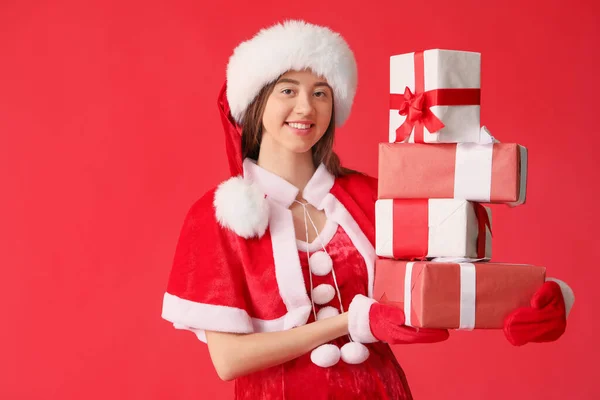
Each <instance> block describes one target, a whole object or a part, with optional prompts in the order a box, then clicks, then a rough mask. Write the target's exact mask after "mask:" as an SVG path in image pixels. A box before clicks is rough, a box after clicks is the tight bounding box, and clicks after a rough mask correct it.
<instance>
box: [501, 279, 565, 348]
mask: <svg viewBox="0 0 600 400" xmlns="http://www.w3.org/2000/svg"><path fill="white" fill-rule="evenodd" d="M566 326H567V316H566V311H565V300H564V297H563V294H562V291H561V289H560V286H559V285H558V283H556V282H552V281H548V282H546V283H544V284H543V285H542V287H540V288H539V289H538V291H537V292H536V293H535V294H534V295H533V298H532V299H531V307H521V308H518V309H516V310H515V311H513V312H512V313H511V314H510V315H509V316H508V317H506V319H505V321H504V334H505V335H506V338H507V339H508V341H509V342H510V343H511V344H513V345H515V346H522V345H524V344H526V343H529V342H538V343H540V342H551V341H554V340H557V339H558V338H559V337H560V336H561V335H562V334H563V333H564V332H565V328H566Z"/></svg>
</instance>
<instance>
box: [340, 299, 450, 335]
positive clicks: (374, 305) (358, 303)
mask: <svg viewBox="0 0 600 400" xmlns="http://www.w3.org/2000/svg"><path fill="white" fill-rule="evenodd" d="M405 322H406V319H405V317H404V311H402V310H401V309H400V308H397V307H394V306H390V305H385V304H380V303H378V302H377V301H375V300H373V299H371V298H368V297H366V296H363V295H360V294H359V295H356V296H355V297H354V299H353V300H352V303H350V308H349V310H348V330H349V331H350V336H351V337H352V340H354V341H355V342H359V343H373V342H377V341H382V342H386V343H389V344H408V343H435V342H441V341H444V340H446V339H448V337H449V333H448V330H447V329H427V328H413V327H410V326H406V325H404V323H405Z"/></svg>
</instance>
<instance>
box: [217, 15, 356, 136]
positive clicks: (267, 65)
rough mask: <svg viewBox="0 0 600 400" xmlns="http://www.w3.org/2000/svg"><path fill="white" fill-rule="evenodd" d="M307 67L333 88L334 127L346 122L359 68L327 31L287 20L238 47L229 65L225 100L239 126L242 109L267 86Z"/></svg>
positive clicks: (341, 41)
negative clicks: (287, 73) (279, 78)
mask: <svg viewBox="0 0 600 400" xmlns="http://www.w3.org/2000/svg"><path fill="white" fill-rule="evenodd" d="M308 68H310V69H311V70H312V71H313V72H314V73H315V74H317V75H319V76H323V77H324V78H325V79H327V82H328V83H329V85H330V86H331V88H332V89H333V93H334V101H335V103H334V107H335V123H336V125H337V126H341V125H343V124H344V122H345V121H346V119H347V118H348V116H349V115H350V110H351V108H352V102H353V100H354V95H355V93H356V84H357V68H356V61H355V59H354V54H353V53H352V50H350V47H349V46H348V44H347V43H346V41H345V40H344V39H343V38H342V37H341V36H340V35H339V34H338V33H336V32H333V31H332V30H330V29H329V28H326V27H323V26H318V25H313V24H309V23H307V22H304V21H294V20H292V21H285V22H283V23H278V24H276V25H273V26H271V27H269V28H265V29H262V30H260V31H259V32H258V33H257V34H256V35H255V36H254V37H253V38H252V39H250V40H247V41H245V42H242V43H241V44H239V45H238V46H237V47H236V48H235V50H234V51H233V55H232V56H231V57H230V59H229V63H228V65H227V100H228V102H229V106H230V107H231V115H232V116H233V118H234V119H235V121H236V122H238V123H240V124H241V123H242V122H243V121H242V119H243V114H244V111H245V110H246V107H248V105H249V104H250V103H251V102H252V101H253V100H254V98H255V97H256V96H257V95H258V92H259V91H260V90H261V89H262V87H263V86H265V85H266V84H268V83H270V82H272V81H274V80H275V79H277V78H278V77H279V76H280V75H282V74H284V73H286V72H287V71H290V70H299V71H300V70H304V69H308Z"/></svg>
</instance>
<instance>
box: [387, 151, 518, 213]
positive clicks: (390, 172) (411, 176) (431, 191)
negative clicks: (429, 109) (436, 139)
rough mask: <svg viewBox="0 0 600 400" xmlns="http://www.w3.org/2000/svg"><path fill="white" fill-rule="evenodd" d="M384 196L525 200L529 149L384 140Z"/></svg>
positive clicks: (489, 201) (505, 201) (516, 203)
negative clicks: (389, 141)
mask: <svg viewBox="0 0 600 400" xmlns="http://www.w3.org/2000/svg"><path fill="white" fill-rule="evenodd" d="M378 161H379V184H378V198H379V199H461V200H469V201H474V202H480V203H506V204H509V205H511V206H516V205H519V204H523V203H524V202H525V198H526V188H527V149H526V148H525V147H523V146H520V145H518V144H514V143H489V144H477V143H440V144H417V143H380V144H379V160H378Z"/></svg>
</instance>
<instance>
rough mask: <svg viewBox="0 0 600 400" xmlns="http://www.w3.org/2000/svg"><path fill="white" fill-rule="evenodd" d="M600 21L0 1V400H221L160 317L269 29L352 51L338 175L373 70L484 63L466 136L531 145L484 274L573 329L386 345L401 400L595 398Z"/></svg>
mask: <svg viewBox="0 0 600 400" xmlns="http://www.w3.org/2000/svg"><path fill="white" fill-rule="evenodd" d="M599 16H600V7H599V6H598V2H595V1H591V0H590V1H577V0H573V1H557V0H547V1H545V2H534V1H523V0H519V1H515V0H508V1H494V2H491V1H488V2H484V1H481V0H471V1H468V0H458V1H453V2H449V1H442V0H430V1H422V2H406V1H399V0H395V1H379V2H368V3H367V2H364V3H363V2H352V1H338V0H336V1H327V2H325V1H314V0H305V1H300V2H281V1H270V2H267V1H252V2H247V1H226V2H224V3H217V2H201V1H191V0H190V1H176V0H170V1H167V0H164V1H123V0H121V1H85V2H81V1H75V0H70V1H52V2H49V1H48V2H44V1H37V2H29V1H17V0H10V1H9V0H3V1H2V2H1V3H0V60H1V61H0V135H1V144H0V177H1V182H0V183H1V185H2V196H0V257H1V258H0V259H1V262H2V269H1V275H0V304H2V306H1V307H0V310H1V317H2V328H1V329H0V358H1V360H2V362H1V366H0V398H3V399H57V400H58V399H61V400H64V399H69V400H70V399H81V398H86V399H90V400H93V399H106V398H115V399H230V398H232V396H233V393H232V389H233V384H232V383H229V382H222V381H220V380H219V378H218V377H217V375H216V373H215V371H214V369H213V367H212V364H211V362H210V359H209V354H208V351H207V348H206V346H205V345H204V344H202V343H200V342H199V341H197V339H196V338H195V336H194V335H193V334H191V333H189V332H181V331H176V330H174V329H173V328H172V327H171V325H170V324H169V323H168V322H166V321H164V320H162V319H161V318H160V313H161V302H162V295H163V292H164V290H165V287H166V282H167V277H168V273H169V269H170V264H171V260H172V257H173V253H174V248H175V244H176V240H177V237H178V234H179V230H180V228H181V224H182V222H183V218H184V215H185V213H186V212H187V209H188V207H189V206H190V205H191V204H192V202H194V201H195V200H196V199H197V198H198V197H199V196H201V195H202V194H203V193H204V192H205V191H206V190H208V189H209V188H210V187H212V186H213V185H215V184H217V183H218V182H220V181H221V180H223V179H225V178H226V177H227V176H228V170H227V163H226V159H225V154H224V139H223V135H222V131H221V127H220V122H219V118H218V114H217V109H216V96H217V93H218V90H219V88H220V87H221V85H222V83H223V80H224V75H225V66H226V63H227V59H228V57H229V55H230V54H231V51H232V49H233V48H234V47H235V46H236V45H237V44H238V43H239V42H240V41H241V40H243V39H247V38H249V37H250V36H251V35H252V34H253V33H255V32H256V31H257V30H258V29H259V28H260V27H262V26H266V25H270V24H272V23H274V22H276V21H280V20H282V19H284V18H303V19H306V20H309V21H312V22H315V23H319V24H326V25H329V26H331V27H332V28H333V29H335V30H337V31H339V32H341V33H342V34H343V35H344V36H345V37H346V39H347V40H348V42H349V43H350V45H351V47H352V48H353V50H354V52H355V54H356V59H357V62H358V67H359V87H358V92H357V96H356V100H355V103H354V109H353V114H352V116H351V118H350V120H349V121H348V123H347V125H346V126H345V127H343V128H342V129H340V130H338V134H337V139H336V140H337V142H336V143H337V144H336V146H337V147H336V148H337V151H338V153H339V154H340V156H341V158H342V161H343V162H344V163H345V164H346V165H347V166H349V167H352V168H355V169H360V170H363V171H365V172H367V173H369V174H372V175H375V174H376V172H377V143H378V142H381V141H385V140H386V138H387V124H388V120H387V118H388V109H387V105H388V74H389V64H388V63H389V56H391V55H394V54H400V53H406V52H411V51H414V50H420V49H428V48H446V49H463V50H472V51H478V52H481V53H482V74H481V77H482V111H481V118H482V123H483V124H485V125H487V126H488V127H489V128H490V130H491V131H492V133H493V134H494V135H495V136H496V137H498V138H499V139H500V140H502V141H504V142H518V143H521V144H523V145H525V146H527V147H528V148H529V156H530V166H529V185H528V201H527V204H526V205H524V206H521V207H518V208H514V209H510V208H508V207H505V206H496V207H494V219H493V223H494V260H496V261H512V262H519V263H535V264H539V265H544V266H546V267H547V268H548V272H549V275H550V276H554V277H558V278H560V279H563V280H565V281H567V282H568V283H569V284H570V285H571V286H572V287H573V289H574V291H575V294H576V297H577V301H576V303H575V307H574V309H573V312H572V314H571V316H570V318H569V324H568V329H567V333H566V334H565V335H564V336H563V337H562V338H561V339H560V340H559V341H558V342H555V343H552V344H537V345H536V344H534V345H527V346H525V347H521V348H516V347H512V346H511V345H509V344H508V342H507V341H506V340H505V339H504V337H503V336H502V333H501V332H500V331H475V332H452V334H451V338H450V340H449V341H447V342H445V343H442V344H437V345H430V346H428V345H412V346H405V347H397V348H395V353H396V355H397V357H398V359H399V361H400V362H401V364H402V365H403V367H404V369H405V371H406V374H407V376H408V379H409V382H410V384H411V386H412V389H413V391H414V395H415V398H416V399H434V398H435V399H458V398H460V399H465V400H470V399H483V398H485V399H507V398H511V399H565V398H568V399H596V398H600V388H599V385H598V382H597V379H598V378H597V366H596V365H595V364H593V363H592V362H593V361H594V360H595V358H597V357H598V354H599V350H600V349H599V346H598V345H597V342H595V340H594V339H593V337H594V336H593V335H594V331H595V329H598V324H597V322H596V320H595V319H594V318H595V317H594V315H598V314H597V313H595V312H594V309H595V307H598V306H599V305H600V290H598V289H597V287H598V286H597V281H596V279H598V278H599V277H600V274H599V273H598V268H597V265H598V261H597V257H595V253H594V251H595V250H596V248H597V247H598V245H599V244H600V243H599V241H598V238H597V227H598V225H599V224H600V219H599V217H598V214H597V210H596V204H595V202H596V194H597V183H598V167H597V165H598V161H597V158H598V157H597V151H596V150H597V148H598V146H600V139H599V137H598V124H597V123H596V121H595V118H597V117H598V101H597V96H596V94H597V92H598V91H599V89H600V85H599V79H598V74H597V68H598V62H599V61H600V59H599V56H598V48H599V47H598V38H599V35H598V33H599V32H598V22H599V18H598V17H599ZM593 380H595V381H593ZM307 384H310V382H307Z"/></svg>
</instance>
